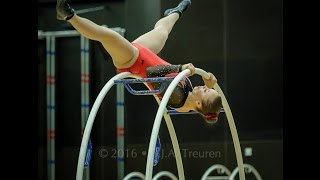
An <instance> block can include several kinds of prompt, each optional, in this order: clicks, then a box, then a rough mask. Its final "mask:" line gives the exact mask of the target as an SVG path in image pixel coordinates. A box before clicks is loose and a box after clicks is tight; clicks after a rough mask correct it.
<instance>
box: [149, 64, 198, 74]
mask: <svg viewBox="0 0 320 180" xmlns="http://www.w3.org/2000/svg"><path fill="white" fill-rule="evenodd" d="M185 69H190V71H191V74H190V75H193V74H194V71H195V67H194V66H193V65H192V64H191V63H188V64H184V65H159V66H151V67H148V68H147V69H146V71H147V72H146V73H147V76H148V77H164V76H165V75H167V74H171V73H179V72H181V71H183V70H185Z"/></svg>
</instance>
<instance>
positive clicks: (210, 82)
mask: <svg viewBox="0 0 320 180" xmlns="http://www.w3.org/2000/svg"><path fill="white" fill-rule="evenodd" d="M208 74H209V76H210V78H209V79H206V78H204V77H202V80H203V82H204V84H205V85H206V86H207V87H208V88H210V89H212V88H213V87H214V85H215V84H216V83H217V78H216V77H215V76H214V75H213V74H212V73H210V72H208Z"/></svg>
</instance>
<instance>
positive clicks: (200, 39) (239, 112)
mask: <svg viewBox="0 0 320 180" xmlns="http://www.w3.org/2000/svg"><path fill="white" fill-rule="evenodd" d="M68 2H69V3H70V4H71V6H72V7H73V8H74V9H75V10H88V11H87V12H86V13H83V14H81V16H83V17H86V18H88V19H90V20H92V21H93V22H95V23H97V24H100V25H107V26H108V27H110V28H120V29H122V30H124V31H123V32H124V34H123V35H124V37H125V38H127V39H128V40H129V41H133V40H134V39H136V38H137V37H138V36H140V35H142V34H143V33H146V32H147V31H149V30H151V29H152V28H153V26H154V24H155V23H156V21H157V20H158V19H159V18H161V17H162V16H163V12H164V11H165V10H166V9H168V8H171V7H175V6H176V5H177V4H178V3H179V0H90V1H89V0H69V1H68ZM55 5H56V1H55V0H38V31H39V32H58V31H61V32H62V31H65V32H68V31H70V30H73V28H72V27H71V26H70V25H69V24H68V23H67V22H64V21H59V20H57V19H56V12H55ZM46 42H47V41H46V38H38V72H39V75H38V84H39V86H38V87H39V89H38V92H39V95H38V97H39V98H38V99H39V102H38V127H39V131H38V139H37V142H38V165H39V167H38V177H39V179H50V180H51V179H57V180H70V179H75V174H76V169H77V161H78V155H79V148H80V144H81V137H82V134H81V132H82V130H83V129H82V127H81V118H82V117H81V116H82V115H81V108H82V106H81V105H82V102H81V81H83V78H81V72H82V71H81V61H80V59H81V52H80V38H79V37H57V38H56V39H55V62H54V67H55V77H54V84H55V92H54V99H55V106H54V109H55V111H54V114H55V115H54V116H55V117H54V122H53V123H54V130H52V129H51V130H50V129H48V123H47V119H48V116H47V115H48V114H47V113H48V106H47V105H48V103H47V93H48V91H47V83H48V76H47V69H46V68H47V54H48V51H47V49H46V47H47V46H48V44H46ZM88 52H89V53H88V54H89V61H88V63H89V66H88V68H89V77H87V80H88V82H89V83H88V87H89V91H88V93H89V94H88V95H89V104H88V108H89V109H90V108H91V107H92V104H93V103H94V101H95V99H96V97H97V95H98V93H99V92H100V90H101V89H102V87H103V86H104V85H105V83H106V82H107V81H108V80H109V79H110V78H112V77H113V76H114V75H115V73H116V70H115V68H114V66H113V64H112V61H111V59H110V56H108V54H107V53H106V52H105V51H104V50H103V49H102V48H101V45H100V43H99V42H95V41H89V49H88ZM160 56H161V57H162V58H163V59H165V60H167V61H169V62H170V63H172V64H183V63H189V62H191V63H193V64H194V65H195V66H196V67H199V68H201V69H204V70H206V71H209V72H212V73H213V74H214V75H215V76H216V77H217V79H218V83H219V85H220V87H221V88H222V90H223V91H224V94H225V96H226V98H227V100H228V102H229V105H230V107H231V110H232V112H233V116H234V119H235V123H236V126H237V130H238V135H239V139H240V143H241V148H242V153H243V158H244V163H247V164H250V165H252V166H253V167H254V168H255V169H256V170H257V171H258V172H259V174H260V175H261V177H262V179H265V180H271V179H272V180H281V179H283V74H282V73H283V1H282V0H238V1H231V0H198V1H196V0H193V1H192V5H191V7H190V8H189V9H188V11H187V12H186V13H185V14H183V16H182V17H181V18H180V20H179V21H178V22H177V23H176V25H175V26H174V28H173V30H172V33H171V34H170V36H169V39H168V41H167V44H166V46H165V47H164V49H163V50H162V52H161V53H160ZM191 80H192V81H193V82H194V84H196V85H200V84H201V83H202V82H201V78H200V77H197V76H195V77H191ZM124 105H125V106H124V107H125V118H124V119H125V126H124V132H123V133H124V144H125V150H124V153H125V159H124V162H123V163H124V169H123V171H124V172H123V173H124V175H126V174H128V173H130V172H132V171H140V172H143V173H144V171H145V165H146V156H143V155H142V154H141V152H142V151H144V150H147V149H148V144H149V140H150V134H151V130H152V126H153V121H154V118H155V115H156V111H157V108H158V105H157V103H156V102H155V101H154V99H153V97H152V96H134V95H131V94H130V93H128V92H127V91H125V103H124ZM51 108H52V107H51ZM172 120H173V124H174V126H175V129H176V133H177V137H178V140H179V143H180V148H181V149H182V150H184V152H185V157H183V164H184V170H185V176H186V178H187V179H200V178H201V176H202V175H203V173H204V172H205V171H206V170H207V169H208V168H209V167H210V166H212V165H214V164H222V165H224V166H226V167H227V168H229V169H230V170H231V171H232V170H233V169H235V168H236V167H237V162H236V156H235V152H234V147H233V141H232V138H231V133H230V130H229V126H228V122H227V121H226V117H225V116H224V115H223V114H222V115H221V117H220V120H219V122H218V123H217V124H216V125H214V126H208V125H207V124H206V123H205V122H204V121H203V120H202V118H201V117H200V116H199V115H196V114H194V115H179V116H172ZM116 123H117V118H116V88H115V87H114V88H112V89H111V90H110V92H109V93H108V95H107V96H106V98H105V100H104V101H103V104H102V106H101V108H100V110H99V112H98V114H97V117H96V120H95V123H94V125H93V129H92V133H91V139H92V145H93V152H92V158H91V163H90V170H89V178H88V177H85V178H88V179H91V180H101V179H118V178H119V177H118V171H119V170H118V168H117V163H118V161H117V156H116V153H119V152H117V150H116V147H117V127H116ZM159 136H160V138H161V143H162V146H163V151H164V152H165V153H167V152H170V150H171V149H172V147H171V141H170V137H169V134H168V130H167V129H166V126H165V123H164V122H163V123H162V126H161V128H160V133H159ZM52 139H54V140H55V147H54V150H53V151H54V154H55V157H54V159H50V158H48V154H47V152H48V148H52V147H48V143H47V142H48V141H49V140H52ZM102 152H103V153H107V154H104V155H102V154H101V153H102ZM182 152H183V151H182ZM194 152H197V153H199V154H201V153H202V154H204V153H205V152H214V153H215V156H214V157H207V156H201V155H200V156H197V157H195V156H189V154H190V153H194ZM133 153H137V154H136V155H137V156H132V155H133ZM113 154H114V156H113ZM182 155H184V154H182ZM51 166H54V167H55V172H54V176H52V174H50V173H51V172H49V170H48V169H50V167H51ZM162 170H166V171H170V172H172V173H173V174H175V175H176V176H177V169H176V164H175V159H174V157H173V156H168V157H166V158H163V159H161V160H160V162H159V164H158V165H157V166H156V167H154V173H156V172H159V171H162ZM53 177H54V178H53ZM246 177H247V179H255V177H254V176H253V175H251V174H248V175H247V176H246ZM163 179H165V178H163Z"/></svg>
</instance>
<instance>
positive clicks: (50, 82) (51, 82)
mask: <svg viewBox="0 0 320 180" xmlns="http://www.w3.org/2000/svg"><path fill="white" fill-rule="evenodd" d="M113 29H114V30H115V31H116V32H118V33H119V34H121V35H122V36H123V34H124V32H125V30H124V29H123V28H113ZM67 37H80V40H81V41H80V51H79V52H80V53H81V129H82V131H83V130H84V132H83V139H82V142H81V148H80V153H79V158H78V165H77V174H76V179H77V180H82V179H83V178H84V179H89V168H86V169H85V170H86V171H84V166H88V165H89V164H87V162H85V158H86V155H87V154H86V152H87V150H88V149H87V148H88V147H89V148H92V145H91V141H90V133H91V129H92V126H93V123H94V119H95V116H96V114H97V111H98V109H99V107H100V105H101V103H102V101H103V99H104V97H105V96H106V94H107V93H108V91H109V90H110V89H111V87H112V86H113V85H114V84H117V92H121V93H123V91H124V86H125V87H126V88H127V89H128V91H129V92H130V93H132V94H134V95H154V97H155V99H156V101H157V102H158V104H159V108H158V111H157V115H156V118H155V121H154V125H153V129H152V133H151V137H150V143H149V150H148V157H147V166H146V173H145V175H144V174H143V173H141V172H131V173H129V174H127V175H126V176H125V177H124V178H123V180H129V179H131V178H133V177H138V178H141V179H147V180H150V179H153V180H156V179H159V178H160V177H162V176H167V177H169V178H171V179H173V180H177V179H179V180H184V179H185V176H184V169H183V164H182V158H181V153H180V148H179V144H178V140H177V137H176V133H175V130H174V127H173V124H172V122H171V118H170V115H175V114H186V113H179V112H176V111H174V110H167V109H166V105H167V102H168V100H169V97H170V95H171V93H172V91H173V89H174V87H175V86H176V85H177V84H178V82H179V81H180V80H181V79H182V78H183V76H186V75H188V74H189V73H190V71H189V70H184V71H183V72H181V73H180V74H179V75H178V76H176V77H175V78H174V79H173V78H163V77H159V78H145V79H141V78H140V77H138V76H136V75H133V74H131V73H129V72H124V73H121V74H117V75H116V76H114V77H113V78H112V79H110V80H109V81H108V82H107V84H106V85H105V86H104V87H103V89H102V90H101V91H100V93H99V95H98V97H97V98H96V100H95V102H94V104H93V107H92V109H91V111H90V114H89V84H88V80H87V78H88V76H89V41H88V39H87V38H84V37H83V36H81V35H80V34H79V33H78V32H77V31H75V30H66V31H52V32H42V31H38V39H39V40H43V39H44V40H45V41H46V43H45V44H46V61H47V62H46V76H47V78H46V80H47V82H46V83H47V88H46V89H47V132H48V137H47V138H48V141H47V150H48V151H47V161H48V166H47V170H48V174H47V175H48V179H50V180H54V179H55V169H56V167H55V113H56V112H55V63H54V62H55V59H56V55H55V54H56V52H55V46H56V41H55V40H56V38H67ZM195 73H196V74H198V75H201V76H203V77H208V74H207V73H206V72H205V71H203V70H201V69H198V68H196V72H195ZM125 78H134V79H125ZM152 81H156V82H160V81H161V82H163V83H168V82H171V84H170V86H169V87H168V89H167V91H166V93H165V95H164V97H163V99H162V101H160V100H159V98H158V97H157V96H156V95H155V93H160V91H161V90H163V87H162V88H160V89H159V90H154V91H151V90H149V91H148V90H146V91H135V90H133V89H132V88H131V87H130V85H129V84H132V83H144V84H145V85H146V82H152ZM123 85H124V86H123ZM214 88H215V89H216V90H217V91H218V92H219V93H220V94H221V97H222V105H223V108H224V112H225V113H226V117H227V120H228V123H229V127H230V130H231V135H232V138H233V142H234V147H235V153H236V159H237V164H238V167H237V168H235V169H234V170H233V171H232V173H231V172H230V170H229V169H227V168H226V167H225V166H223V165H220V164H215V165H213V166H211V167H209V168H208V169H207V170H206V171H205V173H204V174H203V176H202V178H201V180H208V179H216V178H217V176H209V174H210V173H211V172H213V171H214V170H217V172H218V174H226V175H225V176H219V178H220V179H229V180H233V179H234V178H235V176H236V175H237V173H239V177H240V180H245V172H246V173H250V172H252V173H253V174H254V175H255V177H256V178H257V179H258V180H261V177H260V175H259V173H258V172H257V170H256V169H255V168H254V167H253V166H251V165H249V164H243V160H242V154H241V148H240V142H239V138H238V134H237V130H236V126H235V123H234V120H233V116H232V113H231V110H230V107H229V105H228V102H227V100H226V98H225V96H224V94H223V92H222V90H221V89H220V87H219V85H218V84H216V85H215V87H214ZM117 96H118V95H117ZM117 101H118V102H120V104H121V103H122V105H123V97H121V96H120V97H117ZM121 108H122V111H123V107H122V106H121ZM121 108H120V109H121ZM117 111H118V110H117ZM194 113H195V112H189V113H187V114H194ZM118 115H119V113H118ZM88 116H89V117H88ZM119 116H120V119H122V120H120V121H122V122H120V123H123V119H124V118H123V112H122V113H120V115H119ZM162 116H164V119H165V121H166V124H167V127H168V130H169V134H170V138H171V141H172V145H173V149H174V154H175V157H176V164H177V171H178V177H179V178H177V177H176V176H175V175H174V174H173V173H171V172H169V171H161V172H159V173H157V174H155V175H154V177H153V178H152V171H153V160H154V154H155V146H156V144H157V136H158V133H159V128H160V124H161V120H162ZM118 121H119V120H118ZM118 123H119V122H118ZM120 126H122V127H123V125H120ZM118 127H119V126H118ZM119 129H121V128H119ZM88 145H89V146H88ZM117 148H118V149H121V148H123V137H122V138H118V145H117ZM120 158H121V157H120ZM122 158H123V157H122ZM123 169H124V162H123V161H118V177H123V173H124V172H123ZM119 172H120V173H119Z"/></svg>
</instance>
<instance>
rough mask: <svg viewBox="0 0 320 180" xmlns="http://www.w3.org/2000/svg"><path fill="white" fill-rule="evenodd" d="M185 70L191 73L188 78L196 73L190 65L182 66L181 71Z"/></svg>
mask: <svg viewBox="0 0 320 180" xmlns="http://www.w3.org/2000/svg"><path fill="white" fill-rule="evenodd" d="M186 69H189V70H190V71H191V73H190V74H189V75H188V76H192V75H194V72H195V71H196V68H195V67H194V66H193V64H192V63H188V64H184V65H182V68H181V71H184V70H186Z"/></svg>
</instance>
